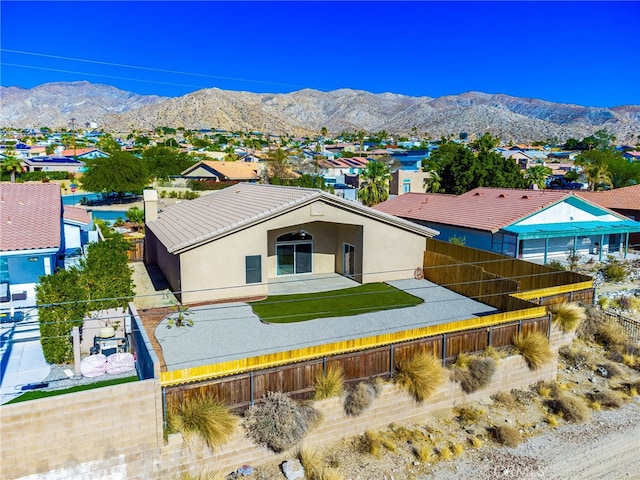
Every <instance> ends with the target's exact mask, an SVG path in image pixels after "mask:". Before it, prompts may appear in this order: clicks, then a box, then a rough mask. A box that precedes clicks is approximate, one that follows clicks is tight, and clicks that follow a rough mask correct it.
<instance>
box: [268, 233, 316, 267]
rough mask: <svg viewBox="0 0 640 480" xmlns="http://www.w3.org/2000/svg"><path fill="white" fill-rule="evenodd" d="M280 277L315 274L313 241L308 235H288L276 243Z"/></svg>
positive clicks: (279, 238)
mask: <svg viewBox="0 0 640 480" xmlns="http://www.w3.org/2000/svg"><path fill="white" fill-rule="evenodd" d="M276 263H277V274H278V275H294V274H299V273H312V272H313V239H312V238H311V235H308V234H287V235H282V236H281V237H278V239H277V241H276Z"/></svg>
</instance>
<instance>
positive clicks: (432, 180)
mask: <svg viewBox="0 0 640 480" xmlns="http://www.w3.org/2000/svg"><path fill="white" fill-rule="evenodd" d="M423 186H424V191H425V192H431V193H442V192H444V188H442V178H440V174H439V173H438V172H436V171H435V170H431V171H430V172H429V176H428V177H427V178H425V179H424V183H423Z"/></svg>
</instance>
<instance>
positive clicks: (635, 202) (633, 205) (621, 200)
mask: <svg viewBox="0 0 640 480" xmlns="http://www.w3.org/2000/svg"><path fill="white" fill-rule="evenodd" d="M576 195H578V196H579V197H581V198H584V199H585V200H587V201H589V202H591V203H595V204H596V205H599V206H601V207H604V208H608V209H609V210H613V211H614V212H618V213H619V214H620V215H624V216H625V217H627V218H630V219H631V220H635V221H636V222H640V185H632V186H630V187H622V188H614V189H612V190H603V191H601V192H577V193H576ZM629 246H630V247H632V248H635V249H636V250H640V233H632V234H630V235H629Z"/></svg>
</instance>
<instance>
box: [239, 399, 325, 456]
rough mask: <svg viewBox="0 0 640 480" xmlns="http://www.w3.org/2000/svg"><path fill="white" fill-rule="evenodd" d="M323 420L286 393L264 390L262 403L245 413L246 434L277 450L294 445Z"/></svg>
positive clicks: (277, 451)
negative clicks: (265, 391)
mask: <svg viewBox="0 0 640 480" xmlns="http://www.w3.org/2000/svg"><path fill="white" fill-rule="evenodd" d="M321 419H322V415H321V414H320V412H319V411H318V410H316V409H315V408H313V406H311V405H310V404H309V403H306V402H296V401H294V400H292V399H291V398H289V396H288V395H286V394H285V393H280V392H267V395H266V397H265V398H264V402H263V403H261V404H258V405H253V406H252V407H251V408H249V409H248V410H247V411H246V412H245V418H244V420H243V422H242V425H243V427H244V428H245V430H246V432H247V436H248V437H249V438H251V439H252V440H253V441H255V442H256V443H257V444H259V445H264V446H266V447H268V448H270V449H271V450H273V451H274V452H276V453H279V452H282V451H284V450H288V449H289V448H291V447H294V446H295V445H297V444H298V443H300V441H301V440H302V439H303V438H304V437H305V436H306V434H307V432H308V431H309V430H310V429H311V428H312V427H313V426H315V425H317V424H318V423H319V422H320V421H321Z"/></svg>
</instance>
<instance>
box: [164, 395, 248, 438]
mask: <svg viewBox="0 0 640 480" xmlns="http://www.w3.org/2000/svg"><path fill="white" fill-rule="evenodd" d="M237 424H238V417H236V416H235V415H233V414H232V413H231V411H230V410H229V409H228V408H227V407H226V405H225V404H224V403H222V402H220V401H218V400H217V399H215V398H209V397H205V396H204V395H193V396H190V397H187V398H185V399H184V400H183V401H182V402H180V403H176V402H173V403H170V404H169V405H168V408H167V428H168V430H169V432H180V433H181V434H182V436H183V437H184V439H185V440H186V442H187V443H188V444H192V443H193V441H194V440H195V439H196V438H198V437H200V438H201V439H202V440H203V441H204V443H205V444H206V445H207V446H208V447H209V449H211V450H213V449H214V448H215V447H219V446H220V445H224V443H225V442H226V441H227V439H228V438H229V436H230V435H231V434H232V433H233V431H234V430H235V428H236V425H237Z"/></svg>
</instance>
